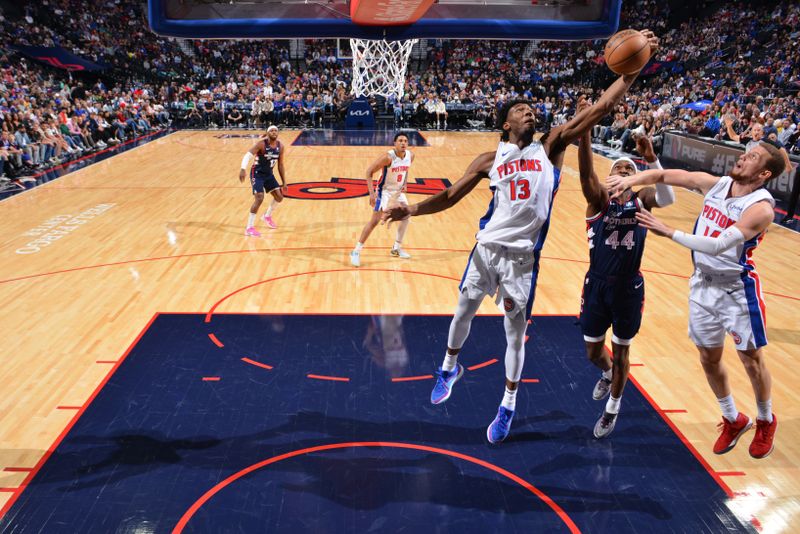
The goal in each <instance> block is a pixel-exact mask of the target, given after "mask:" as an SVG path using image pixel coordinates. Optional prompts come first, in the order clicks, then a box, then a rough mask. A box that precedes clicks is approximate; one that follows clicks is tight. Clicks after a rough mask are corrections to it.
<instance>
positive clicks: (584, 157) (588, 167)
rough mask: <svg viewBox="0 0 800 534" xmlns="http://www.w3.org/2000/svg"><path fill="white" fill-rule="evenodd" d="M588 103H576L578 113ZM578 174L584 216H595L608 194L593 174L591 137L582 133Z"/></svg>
mask: <svg viewBox="0 0 800 534" xmlns="http://www.w3.org/2000/svg"><path fill="white" fill-rule="evenodd" d="M589 105H590V104H589V101H587V100H586V99H584V98H583V97H581V99H580V100H579V101H578V113H580V112H581V111H583V110H584V109H586V108H588V107H589ZM578 171H579V172H578V174H579V176H580V180H581V191H582V192H583V198H585V199H586V204H587V206H586V216H587V217H593V216H594V215H597V214H598V213H600V212H601V211H603V208H605V206H606V204H607V203H608V192H607V191H606V189H605V188H604V187H603V186H602V185H601V184H600V179H599V178H598V177H597V174H595V172H594V156H593V155H592V135H591V134H590V133H589V130H587V131H586V132H584V134H583V135H582V136H581V138H580V144H579V145H578Z"/></svg>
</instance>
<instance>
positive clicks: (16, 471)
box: [3, 467, 33, 473]
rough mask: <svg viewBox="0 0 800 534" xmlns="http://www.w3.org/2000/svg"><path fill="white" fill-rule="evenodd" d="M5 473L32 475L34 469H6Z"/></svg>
mask: <svg viewBox="0 0 800 534" xmlns="http://www.w3.org/2000/svg"><path fill="white" fill-rule="evenodd" d="M3 471H5V472H7V473H30V472H31V471H33V467H6V468H4V469H3Z"/></svg>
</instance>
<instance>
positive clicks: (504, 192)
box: [475, 142, 560, 252]
mask: <svg viewBox="0 0 800 534" xmlns="http://www.w3.org/2000/svg"><path fill="white" fill-rule="evenodd" d="M559 174H560V173H559V170H558V169H556V168H555V167H553V164H552V163H551V162H550V159H549V158H548V157H547V153H546V152H545V150H544V147H543V146H542V145H541V144H540V143H537V142H533V143H531V144H530V145H528V146H526V147H525V148H523V149H521V150H520V148H519V147H518V146H517V145H516V144H513V143H505V142H500V146H498V147H497V154H496V155H495V158H494V164H493V165H492V169H491V171H489V179H490V182H489V187H490V189H491V190H492V193H493V194H492V201H491V203H490V204H489V210H488V211H487V212H486V214H485V215H484V216H483V218H482V219H481V222H480V231H478V234H477V235H476V236H475V237H476V239H477V240H478V242H479V243H482V244H484V245H488V244H494V245H500V246H504V247H506V248H508V249H509V250H513V251H519V252H537V251H539V250H541V248H542V246H543V245H544V240H545V237H546V236H547V229H548V226H549V224H550V211H551V209H552V207H553V198H554V197H555V195H556V192H558V185H559Z"/></svg>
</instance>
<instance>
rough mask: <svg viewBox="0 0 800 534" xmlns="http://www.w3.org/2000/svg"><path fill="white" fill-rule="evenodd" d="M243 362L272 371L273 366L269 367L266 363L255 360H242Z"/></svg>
mask: <svg viewBox="0 0 800 534" xmlns="http://www.w3.org/2000/svg"><path fill="white" fill-rule="evenodd" d="M242 361H243V362H245V363H249V364H250V365H255V366H257V367H263V368H264V369H272V366H271V365H267V364H266V363H261V362H257V361H255V360H251V359H250V358H242Z"/></svg>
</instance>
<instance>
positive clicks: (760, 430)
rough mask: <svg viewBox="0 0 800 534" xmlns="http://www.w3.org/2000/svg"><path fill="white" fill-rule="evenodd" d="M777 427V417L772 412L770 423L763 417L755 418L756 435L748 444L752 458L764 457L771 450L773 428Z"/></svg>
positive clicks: (773, 435) (773, 434) (773, 436)
mask: <svg viewBox="0 0 800 534" xmlns="http://www.w3.org/2000/svg"><path fill="white" fill-rule="evenodd" d="M777 428H778V418H777V417H775V414H772V423H767V422H766V421H764V420H763V419H756V435H755V436H754V437H753V442H752V443H751V444H750V456H752V457H753V458H766V457H767V456H769V453H771V452H772V449H773V447H774V445H773V444H772V441H773V440H774V439H775V430H776V429H777Z"/></svg>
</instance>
